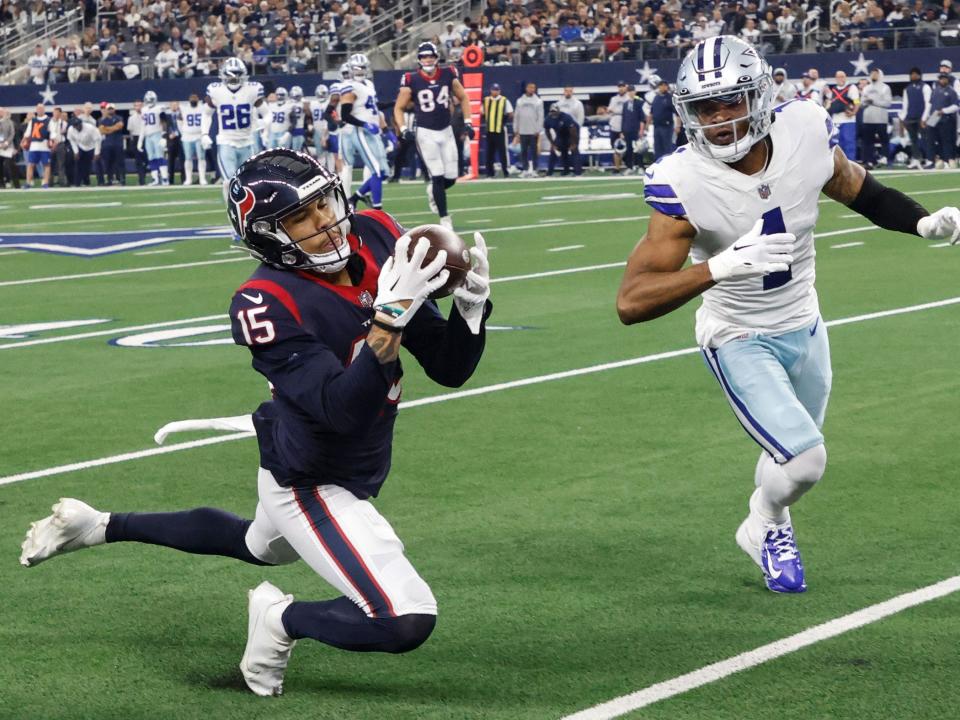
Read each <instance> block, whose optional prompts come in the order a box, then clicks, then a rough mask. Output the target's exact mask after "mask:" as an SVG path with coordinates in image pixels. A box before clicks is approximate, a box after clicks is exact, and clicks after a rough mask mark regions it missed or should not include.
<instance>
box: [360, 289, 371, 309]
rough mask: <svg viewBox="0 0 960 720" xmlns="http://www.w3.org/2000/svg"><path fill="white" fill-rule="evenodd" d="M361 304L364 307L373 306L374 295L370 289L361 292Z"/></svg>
mask: <svg viewBox="0 0 960 720" xmlns="http://www.w3.org/2000/svg"><path fill="white" fill-rule="evenodd" d="M360 304H361V305H362V306H363V307H373V295H371V294H370V291H369V290H364V291H363V292H362V293H360Z"/></svg>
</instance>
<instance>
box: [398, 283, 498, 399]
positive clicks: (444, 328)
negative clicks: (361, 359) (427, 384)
mask: <svg viewBox="0 0 960 720" xmlns="http://www.w3.org/2000/svg"><path fill="white" fill-rule="evenodd" d="M492 309H493V305H492V304H491V303H490V301H489V300H488V301H487V304H486V307H484V310H483V320H484V322H483V324H481V326H480V333H479V334H478V335H473V334H471V332H470V328H468V327H467V323H466V322H465V321H464V320H463V318H462V317H460V313H459V312H458V311H457V308H456V305H454V306H453V308H452V309H451V310H450V318H449V320H444V319H443V316H442V315H441V314H440V309H439V308H438V307H437V304H436V303H435V302H433V301H432V300H428V301H427V302H425V303H424V304H423V305H422V306H421V307H420V309H419V310H418V311H417V314H416V315H414V316H413V319H412V320H411V321H410V322H409V323H408V325H407V327H406V329H405V330H404V333H403V341H402V342H403V346H404V347H405V348H406V349H407V350H409V351H410V353H411V354H412V355H413V356H414V357H415V358H416V359H417V362H418V363H420V366H421V367H422V368H423V369H424V372H426V373H427V377H429V378H430V379H431V380H433V381H434V382H435V383H438V384H440V385H444V386H446V387H460V386H461V385H463V384H464V383H465V382H466V381H467V380H469V379H470V376H471V375H473V371H474V370H476V368H477V364H478V363H479V362H480V356H481V355H482V354H483V348H484V345H485V343H486V320H487V318H488V317H489V316H490V312H491V311H492Z"/></svg>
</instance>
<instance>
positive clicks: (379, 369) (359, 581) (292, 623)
mask: <svg viewBox="0 0 960 720" xmlns="http://www.w3.org/2000/svg"><path fill="white" fill-rule="evenodd" d="M228 211H229V216H230V221H231V223H232V225H233V228H234V231H235V232H236V233H237V235H239V236H240V237H241V238H242V240H243V243H244V246H245V247H246V248H247V250H249V251H250V253H251V254H252V255H253V256H254V257H255V258H256V259H257V260H259V261H260V266H259V267H258V268H257V269H256V270H255V271H254V272H253V274H252V275H251V276H250V279H249V280H247V281H246V282H245V283H243V284H242V285H241V286H240V287H239V288H238V289H237V290H236V292H235V294H234V296H233V301H232V303H231V306H230V318H231V321H232V323H233V339H234V341H235V342H236V343H237V344H239V345H241V346H243V347H245V348H246V349H248V350H249V352H250V354H251V356H252V361H253V367H254V369H255V370H257V372H259V373H260V374H261V375H263V376H264V377H265V378H266V379H267V380H268V381H269V382H270V385H271V389H272V394H273V398H272V399H271V400H269V401H267V402H264V403H262V404H261V405H260V406H259V407H258V408H257V410H256V411H255V412H254V413H253V417H252V428H253V429H255V430H256V436H257V441H258V444H259V448H260V469H259V472H258V477H257V488H258V497H259V502H258V503H257V507H256V512H255V513H254V514H253V517H252V518H241V517H237V516H236V515H233V514H231V513H228V512H226V511H223V510H216V509H213V508H199V509H195V510H187V511H183V512H165V513H137V512H133V513H107V512H99V511H97V510H94V509H93V508H91V507H90V506H89V505H86V504H85V503H82V502H80V501H79V500H74V499H64V500H61V502H59V503H58V504H57V505H56V506H54V514H53V515H52V516H49V517H47V518H45V519H42V520H40V521H39V522H37V523H34V525H33V526H31V528H30V530H29V532H28V534H27V538H26V540H25V541H24V543H23V554H22V555H21V558H20V560H21V563H22V564H23V565H26V566H28V567H32V566H35V565H37V564H39V563H41V562H43V561H45V560H47V559H49V558H51V557H54V556H55V555H59V554H62V553H65V552H70V551H72V550H78V549H81V548H87V547H91V546H94V545H100V544H102V543H105V542H106V543H113V542H124V541H136V542H142V543H150V544H153V545H163V546H166V547H172V548H176V549H178V550H182V551H186V552H191V553H195V554H202V555H221V556H226V557H232V558H236V559H238V560H242V561H244V562H247V563H250V564H252V565H260V566H273V565H282V564H287V563H293V562H296V561H298V560H303V562H304V563H306V564H307V565H308V566H309V567H310V568H311V569H312V570H313V571H314V572H316V573H317V574H318V575H320V577H322V578H323V580H325V581H326V582H327V583H329V584H330V585H332V586H333V587H334V588H335V589H336V590H337V591H338V595H339V597H336V598H335V599H331V600H322V601H306V602H304V601H296V602H295V601H294V600H293V598H292V597H291V596H290V595H285V594H284V593H283V592H282V591H280V590H279V589H278V588H276V587H275V586H273V585H271V584H270V583H269V582H263V583H261V584H260V585H259V586H258V587H257V588H256V589H254V590H252V591H251V592H250V594H249V602H248V613H249V622H248V626H247V627H248V634H247V646H246V650H245V652H244V654H243V658H242V660H241V661H240V669H241V671H242V673H243V677H244V680H245V681H246V683H247V686H248V687H249V688H250V689H251V690H252V691H253V692H255V693H257V694H258V695H264V696H270V695H279V694H280V693H281V691H282V687H283V676H284V671H285V669H286V666H287V662H288V660H289V658H290V652H291V650H292V649H293V645H294V643H295V642H296V641H297V640H298V639H300V638H311V639H314V640H317V641H319V642H322V643H325V644H327V645H331V646H333V647H336V648H340V649H343V650H351V651H355V652H389V653H404V652H409V651H411V650H414V649H416V648H417V647H419V646H420V645H421V644H422V643H423V642H425V641H426V639H427V638H428V637H429V635H430V634H431V632H432V631H433V628H434V625H435V623H436V615H437V602H436V599H435V598H434V595H433V592H432V591H431V589H430V586H429V585H428V584H427V583H426V581H424V579H423V578H421V577H420V575H419V574H418V573H417V571H416V569H415V568H414V566H413V564H412V563H411V562H410V560H409V558H408V557H407V556H406V554H405V553H404V548H403V543H402V542H401V541H400V539H399V538H398V537H397V534H396V533H395V532H394V530H393V528H392V527H391V526H390V523H389V522H387V520H386V519H385V518H384V517H383V516H382V515H381V514H380V512H379V511H378V510H377V508H376V507H375V506H374V505H373V503H371V502H370V499H371V498H372V497H375V496H376V495H377V494H378V493H379V492H380V488H381V486H382V484H383V482H384V480H385V479H386V476H387V473H388V472H389V470H390V460H391V454H392V450H393V429H394V423H395V421H396V419H397V411H398V403H399V400H400V379H401V377H402V376H403V369H402V368H401V365H400V359H399V351H400V346H401V345H402V346H403V347H404V348H406V350H407V351H408V352H409V353H410V355H411V356H412V357H413V358H414V359H415V360H416V362H417V363H419V364H420V365H421V366H422V367H423V369H424V371H425V372H426V374H427V376H428V377H429V378H430V379H432V380H433V381H435V382H437V383H440V384H441V385H446V386H449V387H457V386H460V385H462V384H463V383H464V382H466V381H467V380H468V379H469V378H470V376H471V375H472V374H473V372H474V370H475V368H476V367H477V364H478V363H479V361H480V357H481V355H482V353H483V348H484V342H485V330H484V323H485V321H486V318H487V317H488V316H489V314H490V310H491V305H490V302H489V300H488V298H489V295H490V283H489V269H488V265H487V259H486V249H485V245H484V242H483V238H482V237H481V236H480V235H479V233H477V234H476V235H475V236H474V237H475V240H476V246H475V247H474V248H472V249H471V255H472V258H473V269H472V271H471V272H468V273H467V279H466V284H465V285H463V286H461V287H459V288H457V289H456V290H455V291H454V297H453V304H452V308H451V310H450V313H449V315H448V317H446V318H444V317H443V315H441V313H440V310H439V308H438V307H437V305H436V304H435V303H434V302H433V301H432V300H429V299H427V298H428V295H430V294H431V293H432V292H433V291H435V290H437V289H438V288H440V287H441V286H442V285H443V284H444V283H445V282H446V281H447V270H444V269H443V267H444V263H445V261H446V253H445V252H444V251H440V252H439V253H437V255H436V257H435V258H434V259H433V260H432V261H431V262H429V263H424V262H423V261H424V258H425V255H426V252H427V250H428V247H429V243H428V241H427V240H426V239H423V238H421V239H420V242H419V243H418V244H416V245H415V247H413V248H410V237H409V236H407V235H405V234H404V231H403V229H402V228H401V227H400V226H399V225H398V224H397V222H396V220H394V219H393V217H391V216H390V215H388V214H387V213H385V212H383V211H377V210H368V211H365V212H361V213H356V214H354V213H352V212H351V210H350V206H349V204H348V203H347V198H346V196H345V195H344V192H343V189H342V187H341V186H340V178H339V177H338V176H337V175H336V173H333V172H331V171H330V170H328V169H326V168H325V167H323V166H322V165H321V164H320V163H319V162H318V161H317V160H315V159H314V158H312V157H310V156H309V155H306V154H304V153H298V152H295V151H293V150H286V149H275V150H267V151H265V152H263V153H260V154H258V155H256V156H254V157H253V158H251V159H250V160H248V161H247V162H245V163H244V164H243V165H241V167H240V169H239V170H238V171H237V173H236V175H235V176H234V178H233V179H232V180H231V182H230V202H229V206H228ZM408 251H412V255H409V254H408ZM180 424H181V425H184V426H187V425H188V426H189V427H191V428H193V429H199V428H204V427H206V428H221V429H222V428H225V427H238V428H242V427H246V428H251V417H250V416H249V415H247V416H242V417H238V418H218V419H217V420H216V421H186V422H184V423H180ZM183 429H185V428H183ZM437 432H441V433H442V430H440V429H437ZM197 631H198V632H202V628H198V630H197Z"/></svg>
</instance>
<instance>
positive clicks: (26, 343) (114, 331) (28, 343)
mask: <svg viewBox="0 0 960 720" xmlns="http://www.w3.org/2000/svg"><path fill="white" fill-rule="evenodd" d="M226 317H227V316H226V315H205V316H203V317H195V318H185V319H184V320H166V321H164V322H158V323H148V324H146V325H129V326H127V327H119V328H111V329H110V330H97V331H95V332H87V333H74V334H73V335H58V336H57V337H50V338H37V339H35V340H23V341H21V342H15V343H3V344H0V350H10V349H12V348H21V347H32V346H34V345H52V344H53V343H61V342H67V341H68V340H86V339H87V338H95V337H106V336H107V335H123V334H125V333H128V332H133V331H135V330H155V329H157V328H168V327H176V326H177V325H190V324H192V323H198V322H206V321H208V320H224V319H226Z"/></svg>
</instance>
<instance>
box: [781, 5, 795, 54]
mask: <svg viewBox="0 0 960 720" xmlns="http://www.w3.org/2000/svg"><path fill="white" fill-rule="evenodd" d="M796 24H797V19H796V18H795V17H794V16H793V10H792V9H791V8H790V7H785V8H783V9H782V10H781V11H780V17H778V18H777V33H778V34H779V36H780V52H782V53H787V52H790V48H791V47H792V46H793V35H794V32H795V30H796Z"/></svg>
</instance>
